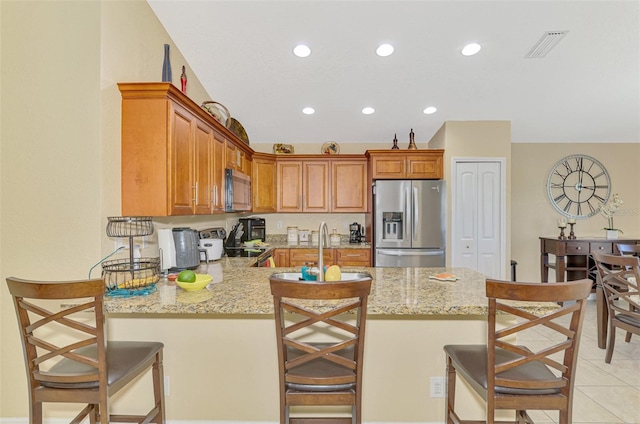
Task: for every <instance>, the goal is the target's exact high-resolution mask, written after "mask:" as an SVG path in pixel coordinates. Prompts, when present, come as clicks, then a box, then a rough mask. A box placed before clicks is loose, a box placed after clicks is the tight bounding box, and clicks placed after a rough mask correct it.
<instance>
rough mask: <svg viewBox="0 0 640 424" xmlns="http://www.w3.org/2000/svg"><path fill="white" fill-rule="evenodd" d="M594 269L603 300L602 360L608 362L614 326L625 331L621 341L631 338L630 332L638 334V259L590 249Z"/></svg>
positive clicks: (639, 320)
mask: <svg viewBox="0 0 640 424" xmlns="http://www.w3.org/2000/svg"><path fill="white" fill-rule="evenodd" d="M591 255H592V256H593V260H594V261H595V263H596V268H597V270H598V274H597V276H598V279H597V280H598V281H597V283H598V284H600V285H601V287H602V290H603V294H604V300H605V302H606V307H607V312H608V319H607V326H608V330H607V334H608V336H609V339H608V341H607V353H606V355H605V359H604V361H605V362H606V363H607V364H609V363H611V358H612V357H613V349H614V347H615V344H616V328H620V329H622V330H624V331H626V332H627V334H626V336H625V341H626V342H627V343H629V342H630V341H631V335H632V334H640V301H639V300H638V296H639V295H640V290H638V284H640V258H638V257H637V256H617V255H607V254H603V253H597V252H592V253H591Z"/></svg>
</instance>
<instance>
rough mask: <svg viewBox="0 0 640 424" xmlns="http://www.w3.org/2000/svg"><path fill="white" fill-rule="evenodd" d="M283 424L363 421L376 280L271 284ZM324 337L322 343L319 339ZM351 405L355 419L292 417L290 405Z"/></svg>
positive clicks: (356, 423) (352, 416)
mask: <svg viewBox="0 0 640 424" xmlns="http://www.w3.org/2000/svg"><path fill="white" fill-rule="evenodd" d="M270 284H271V293H272V294H273V302H274V312H275V322H276V336H277V342H278V367H279V371H280V373H279V381H280V384H279V387H280V423H281V424H289V423H310V422H318V423H340V422H348V423H352V424H360V423H361V422H362V418H361V409H362V357H363V353H364V335H365V323H366V316H367V315H366V311H367V298H368V296H369V292H370V290H371V277H369V278H363V279H359V280H353V281H341V282H310V281H309V282H298V281H289V280H279V279H276V278H271V279H270ZM318 334H320V335H321V337H320V339H316V338H315V337H314V336H316V335H318ZM301 405H304V406H310V405H314V406H315V405H324V406H327V405H348V406H351V417H331V418H326V417H321V418H318V417H315V418H309V417H295V418H294V417H290V407H291V406H301Z"/></svg>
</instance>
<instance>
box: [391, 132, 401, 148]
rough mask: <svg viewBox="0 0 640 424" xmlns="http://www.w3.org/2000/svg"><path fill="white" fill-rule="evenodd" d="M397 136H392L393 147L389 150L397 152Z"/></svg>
mask: <svg viewBox="0 0 640 424" xmlns="http://www.w3.org/2000/svg"><path fill="white" fill-rule="evenodd" d="M398 149H399V147H398V134H394V135H393V147H391V150H398Z"/></svg>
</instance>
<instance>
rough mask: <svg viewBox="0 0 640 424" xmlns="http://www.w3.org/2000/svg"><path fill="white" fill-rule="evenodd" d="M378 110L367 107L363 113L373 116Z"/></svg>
mask: <svg viewBox="0 0 640 424" xmlns="http://www.w3.org/2000/svg"><path fill="white" fill-rule="evenodd" d="M375 111H376V110H375V109H374V108H372V107H369V106H367V107H365V108H364V109H362V113H364V114H365V115H371V114H372V113H373V112H375Z"/></svg>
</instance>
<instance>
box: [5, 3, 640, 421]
mask: <svg viewBox="0 0 640 424" xmlns="http://www.w3.org/2000/svg"><path fill="white" fill-rule="evenodd" d="M0 24H1V25H0V41H1V47H0V48H1V51H0V53H1V55H0V94H1V98H0V274H1V275H0V280H2V283H1V284H0V314H1V315H0V335H1V337H2V343H1V344H0V419H5V418H8V417H26V416H27V395H26V383H25V375H24V365H23V362H22V355H21V352H20V351H19V350H17V344H18V335H17V329H16V325H15V317H14V312H13V306H12V305H11V303H10V302H9V299H8V293H7V289H6V285H5V284H4V279H5V278H6V277H7V276H9V275H16V276H22V277H27V278H37V279H52V280H56V279H65V278H71V279H76V278H78V279H80V278H85V277H86V276H87V273H88V270H89V269H90V267H91V266H92V265H93V264H95V263H96V262H97V261H98V260H99V259H100V258H101V257H103V256H104V255H106V254H108V253H109V252H111V250H112V249H113V241H112V240H109V239H108V238H107V237H106V235H105V225H106V219H107V217H108V216H112V215H119V214H120V177H119V175H120V166H119V163H120V97H119V93H118V90H117V87H116V83H117V82H119V81H157V80H159V79H160V73H161V72H160V70H161V66H162V56H163V47H162V46H163V44H164V43H169V44H171V45H172V53H171V60H172V65H173V74H174V77H177V75H178V74H179V69H180V67H181V65H182V64H184V63H185V60H184V58H183V57H182V56H181V55H180V52H179V51H178V50H177V49H176V48H175V47H174V46H173V43H172V41H171V39H170V38H169V36H168V35H167V33H166V32H165V30H164V29H163V27H162V26H161V25H160V23H159V22H158V21H157V19H156V18H155V16H154V15H153V13H152V12H151V10H150V8H149V6H148V5H147V3H146V2H144V1H117V2H115V1H104V2H97V1H96V2H58V1H43V2H24V1H10V0H2V1H0ZM186 65H187V73H188V76H189V90H188V94H189V95H190V96H191V97H192V98H193V99H194V101H196V103H200V102H202V101H203V100H206V99H209V98H210V96H209V95H208V94H207V93H206V92H205V91H204V89H203V88H202V86H201V85H200V84H199V82H198V81H197V78H196V77H195V76H194V75H193V73H192V71H191V69H190V68H189V66H188V64H186ZM476 124H477V125H480V126H481V127H482V128H481V129H478V128H477V127H476ZM476 124H468V123H447V125H446V127H445V128H444V129H443V130H441V131H444V134H443V133H440V132H439V133H438V134H437V137H435V138H434V141H433V143H434V145H431V146H430V147H439V146H437V144H438V143H439V142H441V141H442V140H444V139H445V136H446V139H447V143H449V142H452V143H453V144H451V145H450V150H451V151H450V152H449V151H448V152H447V155H451V156H504V157H507V158H509V155H512V157H511V159H508V163H511V169H512V172H513V175H512V178H511V179H510V183H511V187H510V192H511V205H512V208H513V210H512V215H513V217H514V220H513V225H512V231H511V233H512V237H511V240H512V248H511V250H512V252H511V254H512V257H513V258H514V259H517V260H518V262H519V263H520V266H519V275H522V276H526V277H529V278H531V279H536V278H537V277H538V271H537V265H536V261H537V258H538V244H537V237H538V236H539V235H541V234H549V235H553V234H555V233H556V229H555V228H554V223H555V217H556V216H555V214H554V213H553V210H552V209H551V206H550V205H549V204H548V202H547V201H546V197H545V194H544V181H545V175H546V172H548V169H549V167H550V166H551V165H552V163H553V162H555V161H556V160H557V159H558V158H560V157H562V156H563V155H565V154H570V153H576V152H581V153H586V154H591V155H593V156H595V157H597V158H599V159H600V160H601V161H602V162H603V163H604V164H605V165H606V166H607V167H608V169H609V171H610V173H611V177H612V180H613V184H614V191H617V192H619V193H620V195H621V197H622V199H623V200H624V201H625V205H624V208H625V210H626V211H627V214H626V216H624V217H621V218H619V221H618V220H617V221H616V222H619V226H620V227H621V228H622V229H623V230H625V233H628V234H629V235H635V236H638V235H640V228H639V226H640V223H639V221H640V220H639V219H638V208H639V206H640V200H639V199H640V193H639V190H640V188H639V187H640V186H639V185H638V184H637V182H638V180H639V178H638V177H639V175H638V173H639V172H640V167H639V166H638V162H639V158H640V144H630V145H618V144H616V145H613V146H611V145H601V144H593V145H559V146H558V145H542V144H540V145H538V144H523V145H511V151H508V150H509V149H508V148H505V146H504V145H503V144H502V141H500V142H499V144H498V146H495V145H493V144H492V143H494V142H496V140H502V139H503V137H504V133H505V131H507V129H506V128H505V124H504V123H497V124H492V123H487V124H482V123H476ZM481 133H483V134H484V135H482V136H479V134H481ZM491 134H494V135H496V137H493V136H492V135H491ZM249 136H251V135H249ZM400 138H401V143H400V145H401V148H404V147H406V143H405V142H403V139H402V137H400ZM419 139H422V138H421V137H419ZM485 141H486V142H487V143H485ZM605 141H606V140H605ZM639 141H640V140H639ZM282 142H285V143H291V144H294V145H295V141H292V140H286V139H283V140H282ZM321 144H322V143H321V142H319V143H318V144H317V145H296V152H299V153H315V152H317V151H319V148H320V145H321ZM388 145H389V146H390V145H391V141H389V144H388ZM455 146H459V148H458V147H455ZM491 146H493V147H491ZM252 147H255V148H256V150H260V151H270V149H271V147H270V144H269V145H260V144H258V143H255V142H253V143H252ZM341 147H342V151H343V152H344V153H361V152H363V151H364V150H366V148H373V149H376V148H385V147H388V146H387V145H385V146H381V145H367V146H365V145H347V144H341ZM418 147H419V148H425V147H426V142H425V141H418ZM498 147H499V149H497V150H494V149H496V148H498ZM448 149H449V148H448ZM503 150H504V151H503ZM445 163H446V162H445ZM276 216H277V218H276ZM323 218H328V219H330V220H333V224H331V225H332V226H334V225H335V226H336V227H340V226H341V225H344V224H345V223H349V222H352V221H353V220H357V221H359V222H361V221H362V218H361V215H358V214H354V215H348V214H345V215H343V216H337V217H325V216H322V215H315V216H310V217H308V216H305V217H302V216H290V215H270V216H267V219H268V220H269V221H268V222H270V224H269V225H270V226H272V225H274V223H275V222H276V221H277V220H279V219H282V220H283V221H285V222H289V220H300V221H299V222H296V223H297V224H298V225H299V226H302V225H306V226H308V227H309V228H313V224H314V223H316V222H317V221H318V220H319V219H323ZM235 219H237V216H234V215H231V216H224V217H207V218H198V219H193V218H176V219H173V218H164V219H159V220H158V223H159V224H162V225H171V224H173V223H189V224H190V225H191V224H193V225H194V226H198V227H201V226H205V225H209V224H226V223H227V222H229V221H234V220H235ZM603 224H604V221H603V219H600V218H599V217H595V218H592V219H590V220H588V221H587V222H584V223H583V222H580V223H579V224H578V226H577V227H576V230H577V232H578V235H586V234H598V232H599V230H598V228H600V227H602V226H603ZM285 226H286V224H285ZM273 231H275V230H273ZM97 274H98V271H97V270H96V271H94V274H93V276H97ZM133 321H134V322H135V324H133V325H131V327H132V329H131V330H130V329H129V327H130V325H129V323H128V322H126V320H125V319H122V318H120V319H116V321H115V323H114V324H112V325H111V326H110V330H112V331H113V333H114V336H118V337H122V338H129V337H131V338H142V337H150V338H154V337H162V338H163V340H164V341H165V343H166V344H167V346H168V348H167V352H166V357H167V361H166V368H165V370H166V372H167V374H168V375H170V376H172V378H176V379H177V378H178V376H188V375H190V372H191V369H190V362H193V361H191V359H192V358H193V357H194V355H197V356H196V358H199V360H202V359H201V358H202V357H203V355H202V352H204V353H208V352H215V351H216V347H217V346H218V344H219V341H218V340H210V339H206V340H205V341H203V343H199V344H198V346H196V347H194V349H192V350H191V351H186V350H185V349H184V348H181V347H179V343H180V341H181V338H180V334H176V333H178V331H172V329H173V328H174V327H180V326H181V325H185V322H187V320H181V319H168V320H166V321H165V320H149V321H145V320H140V321H139V322H138V321H136V320H135V319H134V320H133ZM214 322H215V321H211V323H208V324H206V325H205V324H202V325H203V326H205V327H206V326H208V325H212V323H214ZM146 325H148V328H149V331H145V330H146V328H147V327H145V326H146ZM200 325H201V324H197V325H195V326H194V328H200ZM381 325H382V324H380V326H381ZM389 325H392V324H389ZM260 326H261V324H259V323H258V324H257V327H256V333H255V334H256V335H259V334H260ZM375 327H376V326H372V329H373V328H375ZM463 327H464V328H467V327H465V326H463ZM180 328H183V327H180ZM468 328H469V334H465V332H464V331H458V332H457V333H456V336H457V337H460V338H461V340H470V339H473V338H474V337H476V336H477V334H478V331H475V330H477V328H476V327H475V326H474V325H470V326H469V327H468ZM165 330H167V331H165ZM180 333H182V332H181V331H180ZM251 335H252V334H249V332H247V333H244V334H240V335H238V334H233V335H232V336H234V337H236V336H240V337H243V338H246V337H251ZM399 335H400V336H401V334H399ZM407 337H409V336H407ZM425 337H427V336H425ZM190 340H192V339H190ZM438 343H440V340H439V339H437V341H434V343H433V344H434V346H436V348H437V349H436V350H437V351H438V352H439V351H440V349H439V347H438V346H437V345H438ZM198 349H199V350H198ZM381 349H384V346H382V347H381ZM387 353H389V354H390V353H391V350H390V351H389V352H384V351H383V352H382V355H383V356H384V354H387ZM204 356H205V357H207V356H206V355H204ZM437 358H438V361H440V360H442V357H441V356H437ZM432 368H433V364H432V365H431V366H429V367H428V368H425V370H417V371H416V372H418V373H420V372H422V373H423V374H422V375H421V376H423V377H425V378H426V377H427V376H429V375H433V373H437V372H438V371H437V370H441V369H442V368H441V366H440V365H439V364H438V366H437V367H435V368H433V369H432ZM436 368H437V369H436ZM221 372H227V371H226V370H224V369H222V371H221ZM229 372H230V371H229ZM265 372H266V371H265ZM272 376H273V374H271V375H270V377H272ZM183 378H184V377H183ZM222 378H223V379H228V378H230V375H229V374H226V375H223V376H222ZM178 381H179V379H178ZM263 383H264V384H267V383H266V382H263ZM206 384H215V380H214V381H211V380H209V379H207V380H206V381H204V382H203V383H202V386H205V387H199V388H197V389H198V390H207V387H206ZM173 389H174V390H178V389H182V390H181V391H182V392H183V393H184V392H188V391H189V390H191V389H192V387H191V386H190V385H189V384H185V386H180V385H179V384H178V385H176V386H175V387H173ZM179 393H180V391H174V392H173V393H172V395H171V396H170V397H169V398H168V409H167V411H168V418H169V419H170V420H181V419H189V418H193V417H198V418H200V417H205V416H206V417H207V418H210V417H211V416H210V415H206V412H204V411H206V410H207V407H208V405H207V404H206V400H207V399H208V398H206V397H204V401H203V402H202V403H199V405H200V407H201V408H204V409H202V410H200V409H198V410H197V411H195V412H194V411H192V409H193V408H194V404H193V403H191V402H184V398H183V397H180V396H178V394H179ZM138 394H139V392H138V391H136V392H133V394H131V395H130V396H125V397H124V398H128V399H122V398H121V399H119V402H125V403H126V402H128V403H129V404H134V405H135V404H136V403H137V402H136V401H137V400H138ZM368 396H372V397H369V398H368V402H369V403H370V404H371V403H375V402H376V398H375V395H368ZM271 400H272V399H271ZM430 402H434V403H435V404H438V405H440V403H441V400H433V401H430ZM268 407H269V408H272V409H271V410H272V411H273V410H275V409H273V408H275V405H272V403H270V404H269V405H268ZM415 407H416V409H417V410H418V411H423V410H426V409H428V408H426V406H425V404H420V405H415ZM47 413H48V417H62V416H68V415H69V412H68V410H66V409H65V408H64V407H60V408H48V409H47ZM419 413H421V412H419ZM435 415H437V418H434V419H433V420H434V421H435V420H439V419H440V417H441V413H440V412H439V411H437V410H436V411H435ZM265 419H271V420H275V416H271V417H267V418H265Z"/></svg>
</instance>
